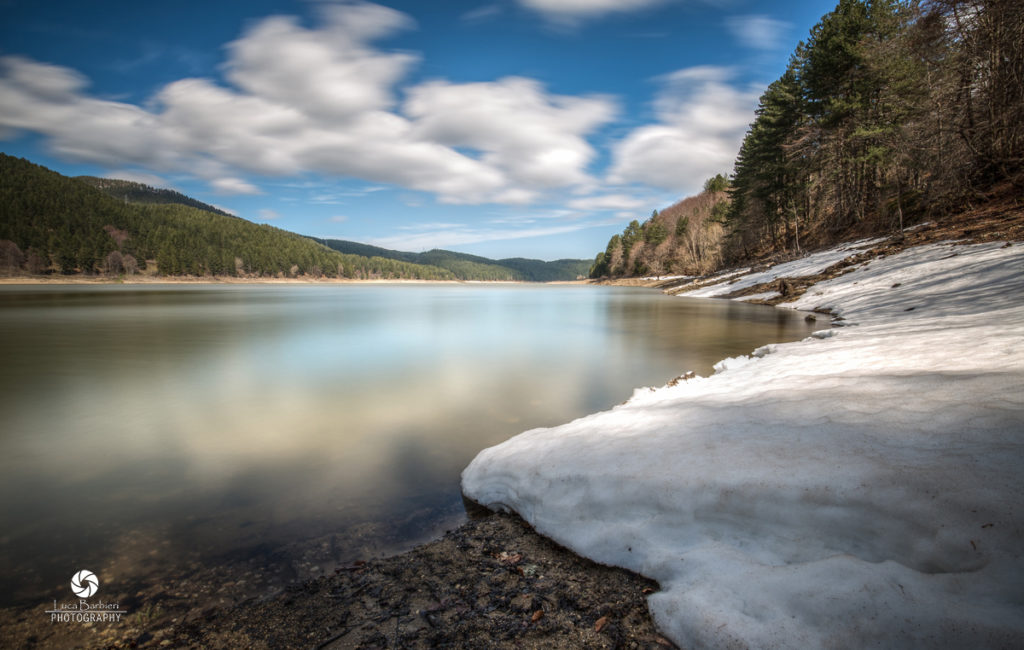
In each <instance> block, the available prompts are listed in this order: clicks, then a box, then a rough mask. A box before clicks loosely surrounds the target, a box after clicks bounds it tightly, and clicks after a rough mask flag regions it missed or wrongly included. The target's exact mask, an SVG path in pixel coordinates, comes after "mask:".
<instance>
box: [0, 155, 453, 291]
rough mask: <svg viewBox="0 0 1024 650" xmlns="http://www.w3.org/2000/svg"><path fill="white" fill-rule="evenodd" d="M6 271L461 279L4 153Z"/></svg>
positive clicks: (2, 249) (2, 245)
mask: <svg viewBox="0 0 1024 650" xmlns="http://www.w3.org/2000/svg"><path fill="white" fill-rule="evenodd" d="M0 271H2V272H6V273H26V272H27V273H65V274H71V273H85V274H97V273H108V274H115V275H116V274H121V273H128V274H131V273H136V272H146V273H150V274H159V275H195V276H208V275H224V276H240V277H295V276H311V277H321V276H325V277H342V278H410V279H423V280H453V279H455V276H454V274H452V273H451V271H448V270H447V269H442V268H438V267H431V266H425V265H421V264H412V263H409V262H402V261H399V260H393V259H386V258H382V257H361V256H358V255H345V254H342V253H339V252H337V251H334V250H331V249H329V248H327V247H326V246H323V245H322V244H319V243H317V242H315V241H313V240H312V239H309V238H307V237H303V236H301V235H297V234H294V233H291V232H287V231H284V230H281V229H279V228H274V227H272V226H267V225H261V224H255V223H252V222H249V221H246V220H244V219H239V218H237V217H230V216H225V215H222V214H216V213H213V212H208V211H205V210H199V209H197V208H194V207H189V206H186V205H181V204H176V203H175V204H139V203H130V202H129V203H126V202H125V201H124V200H123V199H121V200H119V199H115V198H113V197H111V196H110V195H108V194H106V193H104V192H102V191H100V190H99V189H96V188H95V187H92V186H91V185H89V184H88V183H85V182H83V181H81V180H77V179H74V178H68V177H66V176H62V175H60V174H58V173H56V172H53V171H50V170H48V169H46V168H45V167H41V166H39V165H35V164H33V163H30V162H28V161H27V160H23V159H19V158H14V157H11V156H7V155H3V154H0Z"/></svg>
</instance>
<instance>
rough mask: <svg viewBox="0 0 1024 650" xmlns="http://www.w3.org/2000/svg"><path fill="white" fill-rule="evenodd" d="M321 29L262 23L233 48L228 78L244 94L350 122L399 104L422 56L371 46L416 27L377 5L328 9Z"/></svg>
mask: <svg viewBox="0 0 1024 650" xmlns="http://www.w3.org/2000/svg"><path fill="white" fill-rule="evenodd" d="M322 14H323V17H324V21H325V24H324V26H323V27H322V28H321V29H315V30H311V29H305V28H303V27H301V26H300V25H299V24H298V21H297V20H296V19H295V18H293V17H288V16H274V17H271V18H267V19H264V20H263V21H261V22H259V23H257V24H256V25H255V26H254V27H253V28H251V29H250V30H249V31H248V32H247V33H246V34H245V35H244V36H243V37H242V38H240V39H238V40H237V41H234V42H233V43H230V44H228V52H229V54H230V56H229V59H228V62H227V66H226V68H227V78H228V79H229V80H230V81H231V82H232V83H234V84H235V85H236V86H237V87H238V88H240V89H241V90H243V91H245V92H247V93H249V94H251V95H254V96H257V97H261V98H263V99H266V100H270V101H275V102H278V103H280V104H284V105H286V106H293V105H298V106H301V107H302V109H303V112H305V113H307V114H310V115H314V116H318V117H323V118H327V119H332V120H345V119H347V118H350V117H353V116H358V115H360V114H362V113H364V112H366V111H372V110H384V109H387V108H389V107H390V106H391V105H392V103H393V102H394V98H393V95H392V90H391V89H392V87H393V86H394V84H395V83H397V82H398V81H399V80H400V79H401V78H402V77H404V76H405V74H406V72H407V71H408V69H409V67H410V66H411V65H412V64H413V63H415V62H416V61H417V58H416V57H414V56H412V55H409V54H397V53H384V52H380V51H377V50H374V49H372V48H371V47H370V46H369V45H368V43H369V42H371V41H373V40H374V39H377V38H380V37H383V36H387V35H390V34H393V33H395V32H396V31H399V30H401V29H406V28H409V27H412V26H413V22H412V19H411V18H409V17H408V16H406V15H405V14H402V13H400V12H398V11H395V10H394V9H388V8H387V7H381V6H379V5H371V4H355V5H333V6H326V7H324V8H323V9H322Z"/></svg>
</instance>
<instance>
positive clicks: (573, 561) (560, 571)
mask: <svg viewBox="0 0 1024 650" xmlns="http://www.w3.org/2000/svg"><path fill="white" fill-rule="evenodd" d="M989 241H991V240H989ZM921 243H928V242H921ZM882 248H883V247H881V246H879V247H876V248H875V249H873V252H877V255H878V257H874V258H872V260H873V259H879V258H884V257H885V256H887V255H888V253H886V252H885V251H884V250H882ZM901 250H902V248H901ZM897 252H898V251H897ZM843 272H844V269H842V268H840V269H834V272H833V274H832V275H831V277H833V278H834V277H838V276H839V275H842V273H843ZM819 275H820V274H819ZM825 279H826V278H824V277H817V278H816V279H815V282H814V283H811V284H809V285H808V286H807V287H805V291H807V290H808V289H810V290H814V288H815V283H818V282H824V281H825ZM776 281H777V280H771V282H776ZM354 282H375V281H354ZM376 282H387V281H376ZM411 282H419V281H411ZM273 283H277V282H273ZM280 283H299V284H313V283H314V282H303V281H301V280H299V281H289V280H285V281H284V282H280ZM323 283H324V284H327V283H340V282H323ZM586 283H590V282H586ZM211 284H213V283H211ZM751 291H753V289H751ZM751 297H754V295H753V294H752V295H751ZM733 299H742V297H741V296H738V297H734V298H733ZM755 299H756V298H755ZM833 317H835V314H833ZM822 338H831V337H822ZM789 345H794V346H796V345H801V343H795V344H789ZM766 347H769V348H772V347H774V346H766ZM686 383H687V382H684V383H683V384H684V385H683V388H684V389H685V388H686V386H685V384H686ZM660 390H664V389H658V390H657V391H653V393H654V394H657V392H658V391H660ZM647 392H650V391H646V390H645V391H640V390H638V391H637V395H635V396H634V400H631V402H635V401H636V400H637V399H639V400H640V402H642V401H643V400H644V398H645V397H646V394H647ZM638 395H639V397H638ZM628 404H629V403H628V402H627V405H628ZM599 415H600V414H595V415H594V416H589V417H597V416H599ZM541 532H542V533H545V534H546V536H545V535H542V534H540V533H538V532H536V531H535V530H534V529H533V528H532V526H530V525H529V524H528V523H523V522H522V520H521V519H519V518H518V517H517V516H512V515H504V514H500V513H499V514H491V515H489V516H487V517H485V518H483V519H474V520H471V521H469V522H467V523H465V524H463V525H461V526H459V527H458V528H455V529H454V530H452V531H449V532H448V533H446V534H445V535H444V536H443V537H442V538H440V539H436V540H433V541H430V542H428V543H426V544H424V545H421V546H417V547H416V548H414V549H412V550H410V551H406V552H404V553H399V554H397V555H392V556H389V557H386V558H379V559H373V560H368V561H366V562H365V563H364V562H356V563H353V564H351V565H347V566H343V567H340V568H339V569H337V570H336V571H335V572H334V573H333V575H330V576H326V577H321V578H317V579H313V580H310V581H307V582H305V583H303V584H301V585H298V586H295V587H290V588H287V589H286V590H284V591H282V592H280V593H278V594H276V595H274V596H271V597H269V598H264V599H255V598H249V599H241V600H239V601H237V602H235V603H234V604H223V605H219V606H215V607H211V608H206V609H203V610H201V611H195V612H190V613H188V614H187V615H186V616H184V617H183V618H179V617H172V616H171V615H170V614H164V615H156V616H153V617H151V618H146V617H137V618H135V619H133V620H131V621H130V622H129V624H128V625H124V626H122V627H121V628H120V629H118V628H117V627H116V626H111V625H106V627H105V629H100V628H101V627H102V626H97V628H92V629H89V630H79V632H82V634H80V635H76V636H74V637H66V636H65V637H59V636H56V637H53V636H51V637H46V636H42V638H38V639H37V640H36V643H38V644H39V647H45V646H50V645H76V646H78V645H83V646H85V647H96V648H99V647H168V646H170V647H195V646H204V647H215V648H216V647H225V648H227V647H236V646H238V645H246V646H253V647H260V646H264V645H265V646H269V647H275V646H280V645H290V646H306V647H317V648H319V647H326V648H343V647H365V646H368V645H370V646H378V647H398V646H401V647H432V646H433V645H437V644H441V643H450V644H456V645H457V646H458V647H553V648H575V647H580V646H581V645H583V644H589V645H590V646H592V647H639V648H660V647H674V646H673V644H672V643H671V641H669V640H668V639H667V638H666V637H665V636H662V634H663V632H661V631H659V629H666V628H665V627H664V626H663V625H662V624H659V626H655V624H654V623H653V622H652V620H651V616H650V612H649V611H648V607H649V606H653V602H655V600H657V599H658V597H659V587H658V586H657V584H656V583H654V582H652V581H650V580H648V579H646V578H642V577H641V576H640V575H638V574H635V573H631V572H630V571H628V570H625V569H611V568H609V567H607V566H605V565H602V564H596V563H594V562H591V561H590V560H586V559H583V558H582V557H581V555H578V554H577V553H576V552H574V551H572V550H568V548H565V547H562V546H559V545H558V544H557V543H555V542H552V541H550V539H549V538H555V539H559V535H558V534H557V533H558V531H557V530H551V529H545V528H544V527H542V528H541ZM562 543H566V542H565V541H562ZM517 556H519V557H517ZM609 572H610V573H609ZM641 573H648V572H646V571H642V572H641ZM648 574H649V573H648ZM552 577H554V578H553V579H551V578H552ZM541 578H548V579H551V580H550V582H547V583H543V582H541V581H540V579H541ZM604 583H608V584H610V585H612V586H613V590H612V592H611V593H609V592H606V591H601V585H602V584H604ZM467 585H472V589H469V588H468V587H467ZM662 586H666V585H665V583H664V582H663V583H662ZM615 593H621V594H623V595H624V596H628V599H627V600H623V601H620V600H615V599H613V598H612V596H613V595H614V594H615ZM649 596H652V597H654V598H653V599H652V600H651V601H650V603H649V602H648V597H649ZM605 601H606V602H605ZM638 603H639V604H638ZM537 612H541V614H540V615H539V616H538V615H537ZM535 617H536V618H535ZM602 619H603V623H602V622H601V621H602ZM599 623H600V624H599ZM18 626H19V628H20V630H21V632H22V635H21V636H7V632H9V631H12V629H11V628H8V629H7V630H5V633H4V636H0V641H3V640H4V638H5V637H6V638H7V639H9V640H11V641H12V643H13V644H14V645H22V644H24V643H25V634H30V635H32V636H35V633H36V632H38V629H32V628H29V629H26V628H24V627H20V626H22V623H19V624H18ZM49 631H50V632H51V633H53V632H52V626H51V630H49ZM104 632H112V633H110V634H106V635H104ZM676 638H677V639H678V635H676ZM15 642H17V643H15Z"/></svg>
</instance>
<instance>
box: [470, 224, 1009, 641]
mask: <svg viewBox="0 0 1024 650" xmlns="http://www.w3.org/2000/svg"><path fill="white" fill-rule="evenodd" d="M751 284H753V283H751ZM735 288H736V285H735V284H733V285H730V286H723V287H721V288H720V289H719V290H718V291H717V292H716V291H715V290H710V289H709V288H707V287H705V288H703V289H702V290H701V291H700V295H705V296H708V295H715V294H716V293H718V294H725V293H728V292H730V291H733V290H735ZM683 295H685V294H683ZM786 306H788V307H793V308H797V309H813V308H830V309H832V310H833V312H834V313H836V314H838V315H841V316H842V317H843V318H844V319H845V322H846V323H847V324H849V325H851V326H850V327H844V328H836V329H832V330H826V331H824V332H819V333H817V336H815V337H811V338H809V339H806V340H805V341H801V342H798V343H789V344H780V345H769V346H765V347H764V348H761V349H759V350H757V351H755V352H754V354H753V355H751V356H750V357H745V358H737V359H729V360H724V361H723V362H722V363H720V364H719V366H718V371H717V372H716V373H715V374H714V375H712V376H710V377H698V378H696V379H691V380H689V381H685V382H681V383H679V384H678V385H676V386H672V387H663V388H659V389H657V390H651V389H640V390H637V391H636V393H635V394H634V396H633V398H632V399H630V401H629V402H627V403H626V404H624V405H621V406H618V407H616V408H614V409H612V410H610V411H607V412H604V413H598V414H594V415H590V416H587V417H585V418H581V419H579V420H576V421H574V422H571V423H568V424H565V425H562V426H559V427H555V428H551V429H537V430H533V431H528V432H526V433H523V434H521V435H519V436H517V437H515V438H512V439H511V440H509V441H507V442H505V443H503V444H501V445H498V446H496V447H492V448H490V449H486V450H484V451H483V452H481V453H480V454H479V455H478V456H477V457H476V459H474V461H473V462H472V463H471V464H470V465H469V466H468V467H467V468H466V469H465V471H464V472H463V475H462V485H463V490H464V492H465V494H466V495H467V496H469V497H470V498H472V499H474V500H476V501H478V502H480V503H482V504H484V505H487V506H489V507H492V508H503V509H512V510H515V511H516V512H518V513H519V514H520V515H522V516H523V518H524V519H526V520H527V521H529V522H530V523H531V524H533V525H534V526H535V527H536V528H537V530H538V531H540V532H541V533H543V534H545V535H547V536H548V537H551V538H553V539H554V540H556V541H558V542H559V543H561V544H563V545H565V546H567V547H569V548H571V549H572V550H574V551H576V552H578V553H580V554H581V555H584V556H586V557H589V558H592V559H594V560H597V561H599V562H602V563H606V564H612V565H617V566H622V567H626V568H629V569H632V570H634V571H636V572H638V573H641V574H643V575H645V576H649V577H651V578H654V579H655V580H657V581H659V582H660V583H661V586H662V591H661V592H658V593H656V594H654V595H653V596H651V597H650V598H649V606H650V608H651V611H652V613H653V614H654V617H655V620H656V622H657V624H658V625H659V627H660V628H661V630H662V631H663V632H664V633H665V634H666V635H667V636H669V637H670V638H672V639H673V640H674V641H675V642H676V643H677V644H679V645H680V646H682V647H693V646H695V647H712V648H721V647H737V648H743V647H750V648H768V647H777V648H814V647H841V648H861V647H866V646H881V647H908V646H910V647H913V646H916V647H972V648H977V647H990V648H991V647H1022V646H1024V245H1022V244H1020V243H1015V244H1013V245H1009V246H1004V245H1003V244H1001V243H999V244H978V245H955V244H949V243H945V244H932V245H927V246H920V247H917V248H911V249H908V250H905V251H903V252H901V253H898V254H895V255H891V256H889V257H883V258H879V259H875V260H872V261H870V262H869V263H866V264H864V265H862V266H860V267H858V268H856V269H855V270H854V271H852V272H849V273H847V274H845V275H842V276H840V277H837V278H835V279H832V280H829V281H826V282H822V283H819V284H817V285H815V286H813V287H811V288H810V290H809V291H807V293H805V294H804V296H803V297H801V298H800V299H799V300H797V301H796V302H794V303H789V304H787V305H786ZM683 370H686V369H685V368H680V371H683Z"/></svg>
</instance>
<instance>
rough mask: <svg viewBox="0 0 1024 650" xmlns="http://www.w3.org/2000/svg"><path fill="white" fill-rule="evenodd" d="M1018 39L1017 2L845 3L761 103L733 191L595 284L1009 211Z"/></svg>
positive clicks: (644, 241) (1019, 164) (656, 226)
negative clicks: (982, 208)
mask: <svg viewBox="0 0 1024 650" xmlns="http://www.w3.org/2000/svg"><path fill="white" fill-rule="evenodd" d="M1022 35H1024V3H1021V2H1020V1H1019V0H984V1H982V2H973V1H971V2H968V1H965V0H921V1H915V2H899V1H896V0H870V1H866V0H841V1H840V2H839V4H838V5H837V6H836V8H835V9H834V10H833V11H832V12H830V13H828V14H826V15H825V16H824V17H823V18H822V19H821V21H820V22H819V23H818V24H817V25H816V26H815V27H814V28H813V29H812V30H811V33H810V35H809V36H808V38H807V40H806V42H801V43H800V44H799V45H797V47H796V49H795V51H794V52H793V55H792V56H791V58H790V62H789V66H788V68H787V70H786V71H785V73H784V74H783V75H782V76H781V77H780V78H779V79H778V80H776V81H775V82H773V83H772V84H771V85H769V86H768V88H767V89H766V90H765V92H764V94H763V95H762V96H761V99H760V103H759V105H758V108H757V112H756V117H755V120H754V122H753V124H751V126H750V129H749V130H748V132H747V134H746V137H745V138H744V140H743V144H742V146H741V148H740V150H739V152H738V154H737V158H736V162H735V166H734V169H733V173H732V175H731V177H730V178H728V179H726V178H725V177H718V178H716V179H711V180H709V181H708V182H709V183H710V184H712V185H714V186H715V187H713V188H711V190H713V191H705V193H703V194H702V195H700V196H698V197H694V198H692V199H687V201H684V202H682V203H680V204H677V205H676V206H673V207H672V208H671V209H666V210H664V211H662V212H661V213H658V214H655V215H653V216H652V217H651V218H650V219H647V220H645V221H643V222H642V223H641V222H640V220H636V221H634V222H633V223H631V224H630V225H629V226H628V227H627V228H626V230H625V231H624V232H623V233H622V234H621V235H616V236H615V237H613V238H612V241H610V242H609V243H608V247H607V248H606V250H605V251H604V252H602V253H600V254H599V255H598V256H597V259H596V260H595V264H594V266H593V269H592V275H593V276H594V277H599V276H621V275H646V274H654V273H685V274H700V273H706V272H708V271H711V270H714V269H715V268H717V267H719V266H723V265H724V266H728V265H733V264H740V263H745V262H747V261H750V260H753V259H758V258H763V257H767V256H771V255H779V254H783V255H791V254H798V253H800V251H801V249H803V248H813V247H818V246H823V245H827V244H830V243H832V242H835V241H839V240H843V239H847V238H850V237H852V236H858V235H866V234H873V233H885V232H894V231H898V230H900V229H902V228H904V227H906V226H908V225H911V224H913V223H916V222H920V221H924V220H936V219H939V220H941V219H943V218H945V217H946V216H947V215H951V214H955V213H957V212H959V211H962V210H964V209H969V208H977V207H978V206H979V205H981V204H984V203H986V202H993V201H1000V202H1006V201H1009V202H1010V203H1013V202H1017V203H1018V205H1019V201H1020V197H1021V196H1024V37H1022ZM723 171H725V170H723ZM719 190H727V192H728V193H727V194H726V193H725V192H719V193H717V194H716V191H719ZM687 202H689V205H684V204H686V203H687ZM669 212H671V214H670V215H667V214H666V213H669ZM698 223H699V225H698Z"/></svg>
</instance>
